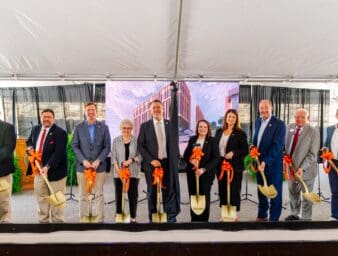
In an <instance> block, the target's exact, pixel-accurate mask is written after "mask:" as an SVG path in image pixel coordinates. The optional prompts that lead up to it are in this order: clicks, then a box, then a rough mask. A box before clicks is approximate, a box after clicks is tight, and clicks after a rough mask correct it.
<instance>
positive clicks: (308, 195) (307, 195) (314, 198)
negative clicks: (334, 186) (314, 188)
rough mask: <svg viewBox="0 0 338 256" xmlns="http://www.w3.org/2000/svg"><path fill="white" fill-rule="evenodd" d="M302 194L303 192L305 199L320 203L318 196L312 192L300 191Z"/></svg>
mask: <svg viewBox="0 0 338 256" xmlns="http://www.w3.org/2000/svg"><path fill="white" fill-rule="evenodd" d="M302 194H303V197H304V198H305V199H306V200H308V201H310V202H312V203H320V201H321V200H320V197H319V196H318V195H317V194H316V193H314V192H307V193H306V192H305V193H302Z"/></svg>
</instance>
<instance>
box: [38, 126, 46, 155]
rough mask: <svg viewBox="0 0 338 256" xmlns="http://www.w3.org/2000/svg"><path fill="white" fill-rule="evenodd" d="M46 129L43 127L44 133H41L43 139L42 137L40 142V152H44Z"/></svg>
mask: <svg viewBox="0 0 338 256" xmlns="http://www.w3.org/2000/svg"><path fill="white" fill-rule="evenodd" d="M46 132H47V130H46V129H43V132H42V135H41V139H40V144H39V152H41V153H42V151H43V143H44V142H45V138H46Z"/></svg>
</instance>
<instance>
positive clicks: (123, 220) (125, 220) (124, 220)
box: [115, 213, 130, 223]
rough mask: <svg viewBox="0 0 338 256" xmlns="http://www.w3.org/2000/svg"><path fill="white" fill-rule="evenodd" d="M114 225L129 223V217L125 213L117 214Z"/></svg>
mask: <svg viewBox="0 0 338 256" xmlns="http://www.w3.org/2000/svg"><path fill="white" fill-rule="evenodd" d="M115 222H116V223H130V215H129V214H125V213H118V214H116V216H115Z"/></svg>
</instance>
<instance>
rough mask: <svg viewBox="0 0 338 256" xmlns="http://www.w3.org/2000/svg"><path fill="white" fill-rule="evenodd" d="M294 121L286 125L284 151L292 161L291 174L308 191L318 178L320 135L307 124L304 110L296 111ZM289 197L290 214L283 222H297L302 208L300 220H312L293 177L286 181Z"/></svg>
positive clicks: (310, 205) (307, 114)
mask: <svg viewBox="0 0 338 256" xmlns="http://www.w3.org/2000/svg"><path fill="white" fill-rule="evenodd" d="M294 118H295V123H293V124H289V125H288V126H287V130H286V136H285V151H286V153H287V154H288V155H289V156H290V157H291V158H292V163H293V165H294V172H295V173H294V175H298V176H300V177H302V179H303V180H304V182H305V184H306V186H307V187H308V189H309V191H310V192H311V191H312V190H313V185H314V183H315V177H316V175H317V154H318V151H319V146H320V135H319V131H318V130H317V129H316V128H314V127H311V126H310V125H309V124H308V121H309V113H308V112H307V111H306V110H305V109H303V108H299V109H297V110H296V112H295V115H294ZM291 177H292V175H291ZM289 197H290V215H289V216H288V217H286V218H285V220H286V221H294V220H299V219H300V209H301V206H302V213H301V218H302V219H303V220H311V217H312V202H310V201H308V200H306V199H305V198H304V200H303V202H301V185H300V183H299V182H298V181H297V179H296V178H293V179H289Z"/></svg>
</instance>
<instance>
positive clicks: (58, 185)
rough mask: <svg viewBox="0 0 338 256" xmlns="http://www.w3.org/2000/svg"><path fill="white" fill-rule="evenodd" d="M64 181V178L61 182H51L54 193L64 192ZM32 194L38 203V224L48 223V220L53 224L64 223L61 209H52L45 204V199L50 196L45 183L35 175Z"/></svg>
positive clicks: (39, 176) (65, 178) (40, 177)
mask: <svg viewBox="0 0 338 256" xmlns="http://www.w3.org/2000/svg"><path fill="white" fill-rule="evenodd" d="M66 180H67V177H64V178H63V179H61V180H57V181H51V182H50V185H51V187H52V188H53V190H54V193H56V192H58V191H61V192H62V193H65V192H66ZM34 193H35V197H36V200H37V202H38V216H39V222H40V223H49V222H50V219H51V222H53V223H62V222H64V221H65V219H64V215H63V210H64V208H63V207H53V206H51V205H50V204H49V203H48V202H47V197H48V196H49V195H50V192H49V189H48V187H47V184H46V182H45V181H44V180H43V178H42V176H41V175H35V178H34Z"/></svg>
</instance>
